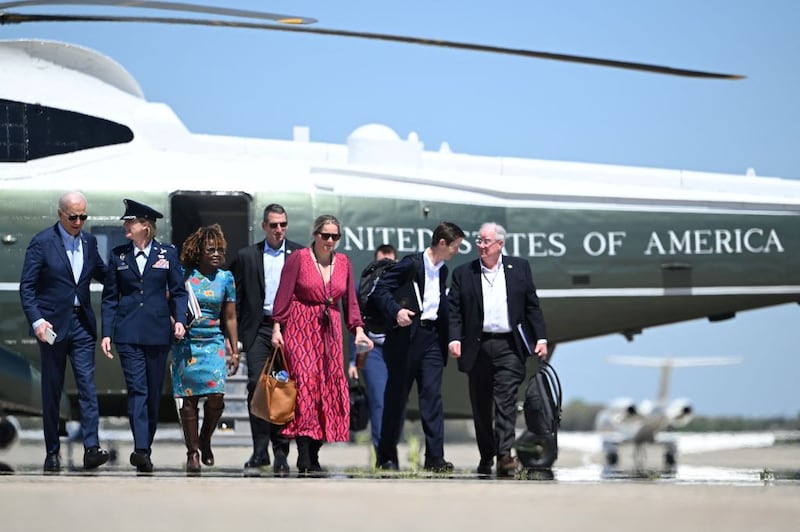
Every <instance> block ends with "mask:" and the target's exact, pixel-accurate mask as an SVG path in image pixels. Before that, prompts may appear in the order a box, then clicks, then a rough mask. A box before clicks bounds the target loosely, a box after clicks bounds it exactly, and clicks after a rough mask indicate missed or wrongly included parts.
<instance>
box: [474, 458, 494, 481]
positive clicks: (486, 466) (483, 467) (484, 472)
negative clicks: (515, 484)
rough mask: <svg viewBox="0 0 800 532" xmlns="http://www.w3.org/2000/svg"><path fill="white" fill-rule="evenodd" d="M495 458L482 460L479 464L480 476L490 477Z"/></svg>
mask: <svg viewBox="0 0 800 532" xmlns="http://www.w3.org/2000/svg"><path fill="white" fill-rule="evenodd" d="M493 462H494V460H492V459H489V460H481V461H480V463H479V464H478V471H477V472H478V476H481V477H489V476H491V475H492V463H493Z"/></svg>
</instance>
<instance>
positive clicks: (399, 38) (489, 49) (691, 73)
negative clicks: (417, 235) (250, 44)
mask: <svg viewBox="0 0 800 532" xmlns="http://www.w3.org/2000/svg"><path fill="white" fill-rule="evenodd" d="M28 22H142V23H155V24H183V25H190V26H215V27H227V28H246V29H256V30H270V31H284V32H293V33H312V34H316V35H330V36H337V37H351V38H357V39H369V40H379V41H389V42H399V43H406V44H418V45H422V46H436V47H442V48H454V49H459V50H469V51H475V52H486V53H494V54H503V55H515V56H521V57H531V58H537V59H550V60H553V61H566V62H570V63H579V64H586V65H596V66H604V67H612V68H621V69H625V70H634V71H639V72H650V73H654V74H665V75H671V76H684V77H691V78H703V79H725V80H737V79H744V78H745V76H742V75H738V74H722V73H718V72H706V71H700V70H688V69H683V68H673V67H667V66H661V65H652V64H647V63H635V62H630V61H617V60H614V59H602V58H597V57H587V56H579V55H570V54H558V53H552V52H540V51H536V50H525V49H519V48H507V47H502V46H492V45H486V44H474V43H465V42H458V41H447V40H441V39H428V38H424V37H411V36H405V35H392V34H386V33H370V32H362V31H351V30H336V29H328V28H319V27H307V26H296V25H278V24H261V23H257V22H244V21H233V20H207V19H195V18H172V17H132V16H103V15H44V14H42V15H38V14H37V15H33V14H25V13H3V12H0V25H3V24H22V23H28Z"/></svg>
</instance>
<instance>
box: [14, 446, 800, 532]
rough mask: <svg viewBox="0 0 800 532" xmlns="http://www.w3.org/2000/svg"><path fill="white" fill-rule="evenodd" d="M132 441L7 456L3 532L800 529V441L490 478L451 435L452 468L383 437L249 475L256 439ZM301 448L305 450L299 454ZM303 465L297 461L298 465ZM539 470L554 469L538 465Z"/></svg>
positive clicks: (575, 461)
mask: <svg viewBox="0 0 800 532" xmlns="http://www.w3.org/2000/svg"><path fill="white" fill-rule="evenodd" d="M128 445H129V444H128V443H126V442H121V443H120V447H119V449H118V461H117V463H114V464H112V463H109V464H107V465H105V466H102V467H101V468H100V469H99V470H97V471H96V472H84V471H82V470H81V467H80V463H79V462H80V459H81V456H82V449H81V448H80V447H79V446H78V447H77V448H76V449H75V450H74V452H73V453H72V454H74V458H75V460H76V461H78V464H76V465H71V464H69V460H68V459H67V455H68V454H69V452H68V448H67V445H66V444H65V445H63V446H62V462H63V463H64V464H65V466H66V467H65V471H64V472H62V473H61V474H59V475H48V476H45V475H42V473H41V463H42V461H43V459H44V451H43V448H42V443H41V442H30V441H23V442H22V443H21V444H19V445H17V446H16V447H15V448H13V449H12V450H11V451H6V452H3V453H0V461H3V462H5V463H6V464H8V465H9V466H10V467H11V468H13V469H14V471H15V472H14V473H13V474H7V475H2V476H0V511H1V512H2V516H3V517H2V520H1V521H0V523H2V524H0V529H2V530H3V531H4V532H12V531H39V530H42V531H44V530H48V531H51V530H53V529H62V530H63V529H66V530H80V531H82V532H94V531H103V532H107V531H109V530H112V531H113V532H127V531H136V532H142V531H145V530H147V531H158V530H170V531H175V530H214V531H219V530H225V529H231V530H233V529H235V530H247V529H250V528H252V529H253V530H258V529H270V528H273V527H281V528H282V529H284V530H285V529H291V530H297V531H305V530H312V529H319V528H324V529H325V531H326V532H337V531H351V532H355V531H361V530H364V531H367V530H368V531H370V532H375V531H378V530H380V531H389V532H393V531H404V532H405V531H412V530H414V531H415V530H438V531H442V530H484V529H486V530H615V531H628V530H630V531H633V530H637V531H638V530H648V531H662V530H663V531H667V530H669V531H672V530H675V529H678V530H681V531H684V530H704V531H705V530H725V531H730V532H738V531H753V530H759V531H760V530H787V531H788V530H792V531H796V530H798V526H800V504H798V501H800V444H798V443H797V442H793V443H791V444H785V445H775V446H771V447H764V448H748V449H730V450H725V451H713V452H704V453H694V454H687V455H684V456H681V457H680V463H679V465H678V468H677V470H675V471H673V472H669V473H664V472H660V471H657V470H656V469H647V470H645V471H640V472H631V471H630V470H626V469H624V468H620V469H619V470H616V471H613V472H609V471H606V470H604V468H603V467H602V463H601V458H602V457H600V456H598V455H597V453H588V452H585V451H574V450H565V449H562V450H560V452H559V458H558V461H557V462H556V464H555V465H554V467H553V470H552V472H553V475H552V479H549V480H529V479H527V477H526V476H525V475H519V476H518V477H517V478H515V479H494V478H492V479H483V478H480V477H478V476H477V475H476V474H475V473H474V468H475V466H476V465H477V457H478V455H477V450H476V448H475V446H474V444H470V443H457V444H448V445H446V448H445V453H446V457H447V459H448V460H450V461H452V462H453V463H454V464H455V466H456V471H455V472H454V473H453V474H451V475H436V474H432V473H427V472H424V471H421V470H419V469H418V468H417V467H416V466H415V465H414V462H415V460H418V459H419V458H418V450H417V449H416V445H415V444H414V442H412V444H411V445H410V446H409V445H403V446H401V448H400V457H401V471H400V472H398V473H396V474H390V475H384V474H381V473H380V472H376V471H374V470H373V469H372V467H371V466H372V462H373V461H374V457H373V455H372V450H371V446H370V445H369V444H363V443H362V444H355V443H351V444H346V443H342V444H331V445H326V446H324V447H323V448H322V451H321V453H320V459H321V461H322V462H323V466H325V467H326V468H327V473H326V475H324V476H323V477H321V478H297V477H296V476H294V475H293V476H290V477H288V478H278V477H275V476H273V475H272V474H271V469H270V468H267V469H266V470H265V471H263V474H262V475H261V476H258V477H246V476H245V475H244V474H243V473H244V472H243V469H242V464H243V463H244V461H245V460H246V459H247V458H248V456H249V454H250V449H249V447H248V446H247V445H244V444H243V443H242V441H241V439H227V440H226V439H225V438H224V437H219V438H215V447H214V453H215V456H216V462H217V464H216V465H215V466H214V467H204V468H203V471H202V473H201V475H200V476H199V477H187V476H186V475H185V473H184V471H183V464H184V462H185V449H184V448H183V446H182V445H181V444H180V443H178V442H177V441H170V440H169V439H167V440H165V441H158V440H157V441H156V444H155V445H154V449H153V461H154V463H155V467H156V470H155V473H154V474H153V475H146V476H145V475H143V476H137V474H136V472H135V470H134V468H133V467H131V466H130V465H128V462H127V458H128V453H129V452H130V449H128V448H127V446H128ZM293 456H296V454H295V452H294V449H292V452H291V455H290V463H291V462H292V457H293ZM292 466H294V464H292ZM536 478H539V479H541V478H548V477H542V476H538V477H536Z"/></svg>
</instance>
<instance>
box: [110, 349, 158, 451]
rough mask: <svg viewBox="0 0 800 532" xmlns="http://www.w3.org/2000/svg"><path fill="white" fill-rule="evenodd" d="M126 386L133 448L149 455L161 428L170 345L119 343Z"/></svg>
mask: <svg viewBox="0 0 800 532" xmlns="http://www.w3.org/2000/svg"><path fill="white" fill-rule="evenodd" d="M116 345H117V352H118V353H119V360H120V363H121V364H122V373H123V374H124V375H125V385H126V386H127V387H128V420H129V422H130V425H131V432H132V433H133V447H134V449H135V450H137V451H146V452H147V454H148V455H149V454H150V450H151V449H150V448H151V447H152V445H153V438H154V437H155V435H156V428H157V427H158V410H159V406H160V405H161V391H162V390H163V389H164V374H165V373H166V370H167V355H168V354H169V349H170V346H169V345H141V344H116Z"/></svg>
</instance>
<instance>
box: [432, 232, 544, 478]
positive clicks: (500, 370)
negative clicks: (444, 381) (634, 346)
mask: <svg viewBox="0 0 800 532" xmlns="http://www.w3.org/2000/svg"><path fill="white" fill-rule="evenodd" d="M505 239H506V230H505V229H504V228H503V226H501V225H499V224H496V223H485V224H483V225H482V226H481V228H480V232H479V233H478V238H477V239H476V240H475V244H476V245H477V248H478V255H479V258H478V259H476V260H474V261H472V262H469V263H467V264H463V265H461V266H459V267H458V268H456V269H455V270H454V271H453V282H452V284H451V286H450V295H449V296H448V299H449V302H450V345H449V350H450V354H451V356H453V357H454V358H457V359H458V369H459V370H461V371H463V372H465V373H466V374H467V375H468V378H469V398H470V402H471V403H472V417H473V421H474V423H475V437H476V440H477V442H478V451H479V452H480V456H481V458H480V462H479V463H478V474H479V475H483V476H486V475H490V474H491V472H492V463H493V461H494V457H495V456H497V469H496V474H497V476H498V477H506V476H512V475H514V474H515V472H516V469H517V460H516V459H515V458H514V457H512V456H511V446H512V445H513V443H514V436H515V435H514V427H515V424H516V416H517V391H518V390H519V386H520V384H522V381H523V380H524V379H525V360H526V358H527V357H528V356H530V355H536V356H538V357H539V358H542V359H544V358H546V357H547V333H546V332H545V323H544V315H543V314H542V309H541V307H540V306H539V298H538V297H537V295H536V285H534V283H533V274H532V273H531V266H530V264H529V263H528V261H527V260H525V259H521V258H517V257H504V256H503V255H502V251H503V244H504V243H505ZM529 350H530V352H529Z"/></svg>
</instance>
